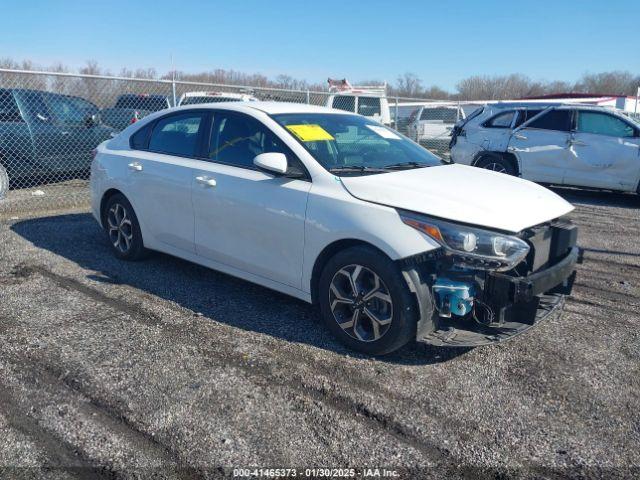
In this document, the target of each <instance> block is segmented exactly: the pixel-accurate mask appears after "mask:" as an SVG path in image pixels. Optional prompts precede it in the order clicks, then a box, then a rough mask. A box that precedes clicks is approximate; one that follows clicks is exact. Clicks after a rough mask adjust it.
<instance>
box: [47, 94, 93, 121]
mask: <svg viewBox="0 0 640 480" xmlns="http://www.w3.org/2000/svg"><path fill="white" fill-rule="evenodd" d="M44 99H45V102H46V103H47V106H48V107H49V111H50V112H51V113H52V114H53V117H54V118H55V120H56V121H57V122H59V123H62V124H64V125H78V124H80V123H82V122H83V121H84V119H85V117H86V114H85V113H84V112H83V110H81V109H80V108H78V107H79V106H78V105H77V104H76V103H75V102H73V101H72V100H71V99H70V98H67V97H63V96H60V95H46V94H45V95H44Z"/></svg>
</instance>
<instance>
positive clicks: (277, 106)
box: [176, 102, 354, 115]
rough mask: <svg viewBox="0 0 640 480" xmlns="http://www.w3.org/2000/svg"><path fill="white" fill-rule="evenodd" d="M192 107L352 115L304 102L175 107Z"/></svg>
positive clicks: (268, 112)
mask: <svg viewBox="0 0 640 480" xmlns="http://www.w3.org/2000/svg"><path fill="white" fill-rule="evenodd" d="M192 108H198V109H203V108H205V109H207V108H211V109H217V108H224V109H227V110H237V111H243V112H250V111H251V110H259V111H261V112H264V113H267V114H269V115H272V114H279V113H333V114H339V115H354V113H353V112H345V111H344V110H336V109H333V108H327V107H319V106H316V105H307V104H306V103H292V102H246V103H245V102H219V103H202V104H197V105H185V106H182V107H177V108H176V110H188V109H192Z"/></svg>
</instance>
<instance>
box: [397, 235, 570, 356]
mask: <svg viewBox="0 0 640 480" xmlns="http://www.w3.org/2000/svg"><path fill="white" fill-rule="evenodd" d="M581 261H582V258H581V251H580V249H579V248H578V247H576V246H575V245H574V246H572V247H571V248H570V249H569V250H568V253H567V254H566V255H565V256H564V257H563V258H561V259H560V260H558V261H556V263H554V264H553V265H550V266H548V267H547V268H545V269H543V270H539V271H537V272H535V273H531V274H529V275H525V276H517V275H513V274H512V275H509V274H505V273H499V272H492V271H490V272H485V273H484V278H483V279H482V281H481V282H480V283H479V287H478V288H477V298H475V299H473V300H474V301H475V305H481V306H482V310H483V311H485V312H489V313H485V314H482V312H476V310H474V311H473V313H472V314H467V315H464V316H456V315H450V314H447V315H443V312H442V311H439V309H438V307H437V305H436V303H437V302H436V300H435V298H434V293H433V280H430V277H431V278H433V277H434V276H433V275H432V274H431V275H430V274H429V273H428V272H429V271H430V269H429V268H428V267H427V268H425V265H423V266H422V267H420V266H418V268H412V269H408V270H405V278H406V280H407V283H408V284H409V287H410V289H411V290H412V291H413V292H414V293H415V294H416V298H417V299H418V307H419V310H420V321H419V322H418V330H417V337H416V339H417V340H418V341H420V342H425V343H429V344H432V345H439V346H457V347H474V346H480V345H488V344H492V343H497V342H501V341H504V340H508V339H510V338H513V337H514V336H516V335H519V334H521V333H524V332H525V331H527V330H529V329H530V328H531V327H533V326H535V325H537V324H538V323H540V322H541V321H543V320H544V319H546V318H548V317H549V316H550V315H552V314H554V313H556V314H557V313H559V312H560V311H561V310H562V306H563V305H564V297H565V296H566V295H569V294H570V293H571V290H572V287H573V283H574V281H575V277H576V264H577V263H580V262H581ZM475 305H474V308H475Z"/></svg>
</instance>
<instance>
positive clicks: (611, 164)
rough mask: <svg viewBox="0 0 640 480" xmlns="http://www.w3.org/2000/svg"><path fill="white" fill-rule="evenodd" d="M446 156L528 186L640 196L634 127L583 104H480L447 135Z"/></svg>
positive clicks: (639, 128) (639, 152)
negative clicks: (523, 181) (528, 182)
mask: <svg viewBox="0 0 640 480" xmlns="http://www.w3.org/2000/svg"><path fill="white" fill-rule="evenodd" d="M450 147H451V158H452V160H453V161H454V162H456V163H462V164H466V165H473V166H476V167H481V168H486V169H489V170H494V171H497V172H502V173H507V174H510V175H516V176H520V177H522V178H525V179H527V180H532V181H534V182H539V183H546V184H554V185H568V186H576V187H589V188H597V189H607V190H617V191H623V192H637V193H640V124H637V123H635V122H633V121H632V120H631V119H630V118H628V117H626V116H624V115H621V114H618V113H617V112H615V111H614V110H611V109H608V108H603V107H595V106H588V105H575V104H574V105H566V104H542V103H511V102H509V103H496V104H492V105H485V106H484V107H480V108H479V109H478V110H476V111H475V112H473V113H472V114H471V115H470V116H469V117H468V118H467V119H466V120H463V121H461V122H458V124H457V125H456V127H455V128H454V131H453V133H452V139H451V145H450Z"/></svg>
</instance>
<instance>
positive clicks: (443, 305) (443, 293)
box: [432, 278, 475, 317]
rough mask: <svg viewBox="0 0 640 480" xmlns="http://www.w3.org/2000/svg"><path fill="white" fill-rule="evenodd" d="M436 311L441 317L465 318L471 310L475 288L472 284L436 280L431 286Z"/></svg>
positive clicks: (444, 279)
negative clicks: (455, 316)
mask: <svg viewBox="0 0 640 480" xmlns="http://www.w3.org/2000/svg"><path fill="white" fill-rule="evenodd" d="M432 290H433V297H434V301H435V304H436V309H437V310H438V313H439V314H440V316H442V317H450V316H451V315H452V314H453V315H457V316H460V317H463V316H465V315H466V314H467V313H469V312H470V311H471V309H472V308H473V297H474V295H475V288H474V286H473V284H472V283H469V282H458V281H456V280H451V279H449V278H438V279H437V280H436V282H435V283H434V284H433V288H432Z"/></svg>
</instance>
